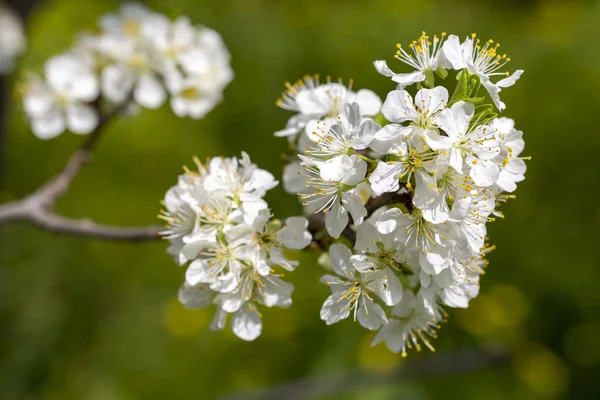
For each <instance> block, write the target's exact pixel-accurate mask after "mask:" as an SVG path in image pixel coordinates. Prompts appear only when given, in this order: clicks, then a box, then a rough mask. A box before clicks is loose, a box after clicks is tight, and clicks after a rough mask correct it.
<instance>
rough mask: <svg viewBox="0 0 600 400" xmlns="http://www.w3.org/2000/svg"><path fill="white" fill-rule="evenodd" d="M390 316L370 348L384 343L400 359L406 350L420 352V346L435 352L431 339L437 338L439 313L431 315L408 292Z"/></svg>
mask: <svg viewBox="0 0 600 400" xmlns="http://www.w3.org/2000/svg"><path fill="white" fill-rule="evenodd" d="M392 315H393V317H392V318H390V319H389V321H388V323H387V324H386V325H384V326H383V328H381V331H379V333H377V336H375V338H374V339H373V341H372V342H371V345H372V346H375V345H376V344H377V343H380V342H385V344H386V345H387V347H388V348H389V349H390V350H391V351H393V352H394V353H401V354H402V357H406V355H407V353H406V350H407V349H412V348H413V347H414V348H416V349H417V351H421V344H424V345H425V346H426V347H427V348H428V349H429V350H431V351H435V349H434V348H433V346H432V345H431V339H435V338H437V333H436V329H437V328H438V322H439V321H440V320H441V319H442V315H441V313H439V312H436V313H435V314H433V315H432V314H431V313H430V312H429V311H428V310H427V308H425V307H424V306H423V304H422V303H421V302H419V301H417V297H416V296H415V295H414V293H412V292H410V291H408V292H407V293H406V295H405V296H404V298H403V299H402V301H401V302H400V303H399V304H398V305H396V306H395V307H394V308H393V309H392Z"/></svg>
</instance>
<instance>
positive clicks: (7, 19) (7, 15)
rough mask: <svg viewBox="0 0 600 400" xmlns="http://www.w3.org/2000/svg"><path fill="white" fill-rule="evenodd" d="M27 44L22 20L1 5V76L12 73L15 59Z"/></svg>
mask: <svg viewBox="0 0 600 400" xmlns="http://www.w3.org/2000/svg"><path fill="white" fill-rule="evenodd" d="M25 42H26V39H25V33H24V32H23V24H22V23H21V19H20V18H19V17H18V16H17V15H16V14H15V13H14V12H13V11H12V10H10V9H9V8H8V7H6V6H4V5H2V4H0V75H4V74H7V73H9V72H11V71H12V69H13V67H14V62H15V58H16V57H17V56H18V55H19V54H21V53H22V52H23V50H24V49H25Z"/></svg>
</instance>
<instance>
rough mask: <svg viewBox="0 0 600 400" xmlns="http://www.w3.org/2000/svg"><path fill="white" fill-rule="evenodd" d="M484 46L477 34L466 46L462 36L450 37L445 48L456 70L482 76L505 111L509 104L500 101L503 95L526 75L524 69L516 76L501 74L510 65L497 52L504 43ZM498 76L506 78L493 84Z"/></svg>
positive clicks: (495, 101)
mask: <svg viewBox="0 0 600 400" xmlns="http://www.w3.org/2000/svg"><path fill="white" fill-rule="evenodd" d="M480 43H481V41H480V40H479V39H477V35H476V34H472V35H471V37H467V38H465V41H464V42H463V43H460V39H459V38H458V36H456V35H450V36H448V40H447V41H446V42H445V43H444V44H443V47H442V48H443V53H444V55H445V56H446V58H447V59H448V61H449V62H450V63H451V64H452V67H453V68H454V69H457V70H461V69H465V68H466V69H467V70H468V71H469V73H471V74H474V75H477V76H478V77H479V79H480V80H481V84H482V85H483V86H484V87H485V89H486V90H487V91H488V93H489V95H490V96H491V98H492V100H493V101H494V104H495V105H496V107H498V109H499V110H500V111H502V110H504V109H505V108H506V105H505V104H504V102H502V101H501V100H500V95H499V94H500V92H501V91H502V89H503V88H507V87H510V86H513V85H514V84H515V83H516V82H517V80H518V79H519V78H520V77H521V75H522V74H523V70H521V69H519V70H517V71H515V72H514V74H512V75H510V73H509V72H508V71H506V72H504V71H501V70H502V69H503V68H504V66H505V65H506V64H507V63H508V62H510V58H509V57H507V56H506V54H502V55H501V54H499V53H498V52H497V51H498V47H500V44H499V43H495V44H494V41H493V40H491V39H490V40H488V41H487V42H486V43H485V44H484V45H483V46H482V45H480ZM494 76H505V78H504V79H501V80H499V81H498V82H495V83H493V82H492V81H491V78H492V77H494Z"/></svg>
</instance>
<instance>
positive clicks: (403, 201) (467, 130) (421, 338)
mask: <svg viewBox="0 0 600 400" xmlns="http://www.w3.org/2000/svg"><path fill="white" fill-rule="evenodd" d="M498 46H499V45H498V44H494V42H493V41H492V40H490V41H488V42H486V43H485V44H483V45H482V44H481V43H480V41H479V40H478V39H476V35H474V34H473V35H471V36H470V37H467V38H466V39H465V40H464V41H463V42H462V43H461V41H460V40H459V38H458V37H457V36H454V35H450V36H447V35H446V34H445V33H444V34H442V35H441V36H439V37H438V36H433V38H432V37H430V36H427V35H426V34H425V33H423V34H422V35H421V37H420V38H419V39H418V40H416V41H414V42H412V43H411V44H410V46H409V50H408V51H406V50H404V48H402V46H400V45H398V52H397V53H396V58H398V59H399V60H400V61H403V62H404V63H406V64H408V65H409V66H410V67H411V69H412V71H410V72H407V73H395V72H393V71H392V70H391V69H390V68H389V67H388V66H387V64H386V63H385V61H376V62H375V63H374V65H375V67H376V69H377V71H378V72H380V73H381V74H382V75H384V76H387V77H391V78H392V80H393V81H394V82H396V83H397V84H398V87H397V88H396V89H395V90H392V91H391V92H389V93H388V94H387V97H386V99H385V102H384V103H383V106H381V114H382V116H376V114H377V113H378V112H379V110H380V104H381V103H380V102H379V100H378V98H377V96H376V95H374V94H373V93H372V92H370V91H366V90H362V91H359V92H357V93H354V92H351V91H350V89H347V88H345V87H344V86H342V85H340V84H333V83H330V82H329V81H328V82H327V83H326V84H325V85H320V84H319V83H318V81H317V80H315V79H313V78H305V79H304V80H303V81H300V82H298V83H297V84H295V85H289V88H288V90H287V91H286V93H284V95H283V97H282V99H281V100H280V101H279V104H280V106H281V107H283V108H286V109H288V110H291V111H294V112H296V115H294V116H293V117H292V118H291V119H290V121H289V122H288V126H287V127H286V129H285V130H283V131H280V132H277V133H276V136H287V137H288V138H290V140H291V141H292V142H294V143H295V144H296V145H297V146H296V148H297V150H298V151H297V152H298V153H300V154H298V157H297V160H296V161H294V162H292V163H290V164H289V165H288V166H287V167H286V170H285V174H284V183H285V185H286V189H287V190H288V191H291V192H298V194H299V196H300V198H301V200H302V201H303V203H304V204H305V206H306V207H307V209H308V210H311V211H314V212H315V213H317V214H315V215H314V216H313V217H311V218H324V223H323V225H324V228H325V231H326V232H327V233H328V234H329V235H330V236H331V241H330V243H331V242H333V244H330V243H329V244H327V243H326V245H325V248H326V247H329V249H328V255H329V259H328V262H326V263H324V265H326V266H329V267H330V268H331V270H332V273H333V274H327V275H325V276H324V277H323V278H322V282H323V283H325V284H327V285H329V286H330V288H331V291H332V294H331V296H329V297H328V298H327V300H326V301H325V303H324V304H323V307H322V309H321V318H322V319H323V320H324V321H325V322H326V323H327V324H333V323H336V322H338V321H340V320H342V319H345V318H347V317H348V316H350V315H351V314H352V316H353V318H354V320H355V321H358V322H359V323H360V324H361V325H362V326H363V327H365V328H367V329H369V330H378V331H379V332H378V333H377V335H376V337H375V339H374V340H373V344H377V343H379V342H385V343H386V344H387V346H388V347H389V348H390V349H391V350H392V351H394V352H401V353H402V355H406V351H407V349H410V348H413V347H414V348H416V349H417V350H420V349H421V347H422V346H423V345H424V346H426V347H428V348H430V349H431V350H433V347H432V344H431V339H432V338H435V337H436V330H437V329H438V327H439V324H440V322H441V321H443V320H445V317H446V313H445V311H444V309H445V308H447V307H459V308H466V307H468V304H469V301H470V300H471V299H472V298H473V297H475V296H476V295H477V294H478V292H479V279H480V276H481V275H482V274H483V273H484V267H485V266H486V263H487V262H486V260H485V256H486V254H487V253H488V252H489V251H491V250H492V249H493V246H490V245H489V244H488V243H487V238H486V236H487V230H486V224H487V222H489V221H493V220H494V218H495V217H496V216H502V213H501V212H500V211H498V210H497V206H498V205H499V204H501V203H503V202H505V201H506V200H507V199H508V198H511V197H514V196H513V195H512V194H511V193H512V192H513V191H514V190H515V189H516V185H517V183H518V182H520V181H522V180H523V179H524V178H525V177H524V174H525V170H526V166H525V162H524V158H523V157H521V156H520V153H521V152H522V150H523V148H524V141H523V139H522V132H520V131H518V130H516V129H515V128H514V121H513V120H511V119H509V118H505V117H498V114H497V111H501V110H503V109H504V108H505V104H504V103H503V102H502V101H501V100H500V96H499V93H500V91H501V89H502V88H505V87H508V86H511V85H513V84H514V83H515V82H516V80H517V79H518V78H519V76H520V75H521V74H522V72H523V71H521V70H519V71H517V72H515V73H514V74H512V75H510V76H509V74H508V73H507V72H503V68H504V66H505V65H506V63H508V62H509V61H510V59H509V58H508V57H507V56H506V55H504V54H499V53H498V52H497V51H498ZM452 70H456V71H457V73H456V81H457V84H456V87H455V88H453V91H452V93H453V95H452V96H450V94H449V91H448V89H447V88H446V87H445V86H444V85H437V86H436V78H437V79H442V80H446V79H447V78H448V75H449V74H450V73H451V72H452ZM497 75H504V76H505V78H503V79H501V80H499V81H495V82H493V80H494V77H495V76H497ZM411 85H416V89H417V91H416V93H415V92H412V93H411V92H409V91H408V90H407V89H408V88H409V87H410V86H411ZM480 88H483V89H484V91H480ZM372 117H375V118H372Z"/></svg>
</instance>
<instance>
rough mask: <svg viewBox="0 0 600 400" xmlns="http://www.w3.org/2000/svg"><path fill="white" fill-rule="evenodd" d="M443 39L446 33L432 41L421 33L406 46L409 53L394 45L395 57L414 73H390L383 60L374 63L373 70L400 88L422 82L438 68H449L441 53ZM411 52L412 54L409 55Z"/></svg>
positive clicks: (434, 37) (435, 36)
mask: <svg viewBox="0 0 600 400" xmlns="http://www.w3.org/2000/svg"><path fill="white" fill-rule="evenodd" d="M445 37H446V33H442V34H441V36H440V37H438V36H437V35H434V36H433V40H432V39H431V38H430V37H429V36H427V34H426V33H425V32H423V34H422V35H421V36H420V37H419V38H418V39H417V40H414V41H413V42H412V43H411V44H410V45H409V46H408V47H409V49H410V50H409V51H406V50H404V48H402V46H401V45H400V44H397V45H396V47H398V51H397V52H396V55H395V57H396V58H397V59H398V60H400V61H402V62H403V63H405V64H408V65H409V66H410V67H412V68H414V70H415V71H414V72H411V73H407V74H398V73H396V72H394V71H392V70H391V69H390V68H389V67H388V66H387V63H386V62H385V61H383V60H378V61H375V62H374V65H375V69H376V70H377V72H379V73H380V74H381V75H383V76H388V77H391V78H392V80H393V81H394V82H397V83H398V84H399V85H401V86H409V85H412V84H413V83H417V82H423V81H424V80H425V79H426V77H427V74H431V73H433V72H435V71H436V70H437V69H438V68H448V67H449V66H450V65H449V64H448V62H447V60H446V59H445V58H444V54H443V52H442V51H441V50H442V43H443V42H444V38H445ZM411 52H412V54H410V53H411Z"/></svg>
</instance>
